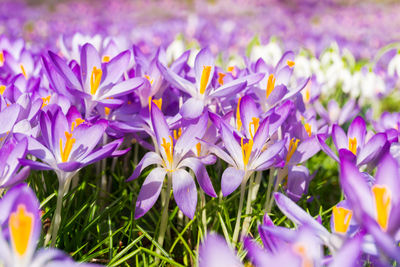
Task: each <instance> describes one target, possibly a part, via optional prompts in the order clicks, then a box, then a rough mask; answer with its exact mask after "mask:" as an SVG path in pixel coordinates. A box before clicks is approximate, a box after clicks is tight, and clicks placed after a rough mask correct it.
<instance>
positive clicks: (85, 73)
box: [81, 43, 101, 93]
mask: <svg viewBox="0 0 400 267" xmlns="http://www.w3.org/2000/svg"><path fill="white" fill-rule="evenodd" d="M94 67H96V68H97V69H101V61H100V56H99V53H98V52H97V50H96V48H94V46H93V45H91V44H90V43H86V44H85V45H84V46H83V47H82V49H81V71H82V81H83V84H84V87H85V89H89V91H88V92H87V93H90V79H91V76H92V75H91V74H92V71H93V68H94Z"/></svg>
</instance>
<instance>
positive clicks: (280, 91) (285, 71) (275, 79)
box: [254, 51, 309, 112]
mask: <svg viewBox="0 0 400 267" xmlns="http://www.w3.org/2000/svg"><path fill="white" fill-rule="evenodd" d="M294 66H295V62H294V53H293V52H291V51H288V52H286V53H285V54H284V55H283V56H282V58H281V59H280V60H279V62H278V64H277V65H276V66H275V68H273V67H271V66H268V65H266V64H265V62H264V61H263V60H262V59H259V60H258V61H257V62H256V63H255V66H254V69H255V71H256V72H261V73H266V76H264V78H263V80H261V81H260V83H259V87H260V88H261V89H259V88H258V89H255V90H254V92H255V93H256V94H257V96H258V99H259V102H260V105H261V107H262V109H263V110H264V111H265V112H266V111H268V110H269V109H270V108H272V107H274V106H276V105H279V104H281V103H283V102H284V101H286V100H288V99H292V98H294V97H295V96H296V95H298V94H299V92H300V91H301V90H302V89H303V88H305V86H306V85H307V83H308V81H309V79H302V80H300V81H299V82H298V85H297V86H296V88H295V89H289V88H288V87H289V82H290V78H291V75H292V73H293V67H294Z"/></svg>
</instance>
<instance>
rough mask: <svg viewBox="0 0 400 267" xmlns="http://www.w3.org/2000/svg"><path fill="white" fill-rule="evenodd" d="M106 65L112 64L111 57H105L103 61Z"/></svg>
mask: <svg viewBox="0 0 400 267" xmlns="http://www.w3.org/2000/svg"><path fill="white" fill-rule="evenodd" d="M102 61H103V62H104V63H107V62H110V56H103V60H102Z"/></svg>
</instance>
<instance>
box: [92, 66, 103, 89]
mask: <svg viewBox="0 0 400 267" xmlns="http://www.w3.org/2000/svg"><path fill="white" fill-rule="evenodd" d="M102 75H103V71H102V70H101V69H98V68H96V67H93V70H92V75H91V76H90V94H91V95H95V94H96V92H97V89H99V85H100V82H101V76H102Z"/></svg>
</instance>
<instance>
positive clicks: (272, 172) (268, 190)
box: [264, 167, 275, 210]
mask: <svg viewBox="0 0 400 267" xmlns="http://www.w3.org/2000/svg"><path fill="white" fill-rule="evenodd" d="M274 174H275V168H274V167H272V168H271V169H269V177H268V189H267V197H266V199H265V204H264V210H267V208H268V206H269V199H270V198H271V197H270V195H271V189H272V184H273V183H274Z"/></svg>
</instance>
